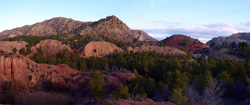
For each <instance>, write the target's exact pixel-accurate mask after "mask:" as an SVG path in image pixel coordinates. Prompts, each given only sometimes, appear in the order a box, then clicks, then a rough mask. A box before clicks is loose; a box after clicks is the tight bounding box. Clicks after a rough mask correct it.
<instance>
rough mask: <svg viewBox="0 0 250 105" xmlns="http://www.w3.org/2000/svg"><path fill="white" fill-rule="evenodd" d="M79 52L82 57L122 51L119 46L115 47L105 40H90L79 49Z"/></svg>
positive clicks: (100, 55) (101, 55)
mask: <svg viewBox="0 0 250 105" xmlns="http://www.w3.org/2000/svg"><path fill="white" fill-rule="evenodd" d="M79 51H80V54H81V55H83V56H84V57H90V56H99V57H103V56H107V55H109V54H111V53H115V52H121V51H123V50H122V49H121V48H119V47H117V46H116V45H115V44H113V43H109V42H105V41H91V42H89V43H88V44H87V45H85V46H82V47H81V48H80V49H79Z"/></svg>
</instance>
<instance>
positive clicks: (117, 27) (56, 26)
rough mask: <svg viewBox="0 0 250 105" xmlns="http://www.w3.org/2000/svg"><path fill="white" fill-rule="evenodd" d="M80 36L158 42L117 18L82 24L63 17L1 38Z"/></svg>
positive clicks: (5, 33)
mask: <svg viewBox="0 0 250 105" xmlns="http://www.w3.org/2000/svg"><path fill="white" fill-rule="evenodd" d="M77 33H78V34H80V35H82V36H87V35H91V36H93V37H95V38H101V37H102V36H107V37H108V38H110V39H115V40H119V41H125V42H132V41H133V40H134V39H135V38H138V39H139V40H141V41H144V40H145V41H157V40H156V39H154V38H152V37H150V36H149V35H147V34H146V33H145V32H143V31H138V30H136V31H134V30H131V29H130V28H129V27H128V26H127V25H126V24H125V23H123V22H122V21H121V20H120V19H118V18H117V17H116V16H109V17H106V18H104V19H100V20H99V21H96V22H81V21H76V20H72V19H68V18H63V17H56V18H52V19H50V20H45V21H43V22H41V23H36V24H33V25H26V26H23V27H20V28H15V29H12V30H6V31H3V32H2V33H0V37H7V36H15V35H36V36H47V35H62V34H77Z"/></svg>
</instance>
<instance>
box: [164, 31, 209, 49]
mask: <svg viewBox="0 0 250 105" xmlns="http://www.w3.org/2000/svg"><path fill="white" fill-rule="evenodd" d="M162 42H163V43H164V45H166V46H169V47H175V48H182V47H183V48H185V49H186V50H188V51H190V52H192V53H203V52H208V51H209V46H208V45H206V44H203V43H202V42H200V41H198V40H195V39H193V38H191V37H188V36H185V35H173V36H171V37H167V38H166V39H164V40H162Z"/></svg>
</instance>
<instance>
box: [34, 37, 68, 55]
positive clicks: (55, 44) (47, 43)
mask: <svg viewBox="0 0 250 105" xmlns="http://www.w3.org/2000/svg"><path fill="white" fill-rule="evenodd" d="M40 46H41V47H42V49H43V53H44V55H45V56H47V55H57V54H59V53H60V51H63V50H66V49H67V50H68V51H69V53H73V50H72V49H71V48H70V46H69V45H66V44H62V42H61V41H57V40H52V39H46V40H42V41H40V43H38V44H36V45H35V46H34V47H32V48H31V50H32V52H33V53H36V52H37V50H38V49H39V47H40Z"/></svg>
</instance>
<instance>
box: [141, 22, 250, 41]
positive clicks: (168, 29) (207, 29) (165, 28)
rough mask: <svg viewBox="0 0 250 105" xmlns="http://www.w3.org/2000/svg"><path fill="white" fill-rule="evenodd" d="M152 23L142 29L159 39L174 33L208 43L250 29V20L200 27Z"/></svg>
mask: <svg viewBox="0 0 250 105" xmlns="http://www.w3.org/2000/svg"><path fill="white" fill-rule="evenodd" d="M150 24H151V25H146V26H147V27H141V29H142V30H143V31H145V32H147V33H148V34H149V35H151V36H152V37H154V38H156V39H158V40H162V39H165V38H166V37H169V36H171V35H174V34H184V35H187V36H191V37H193V38H196V39H199V40H200V41H202V42H203V43H206V42H207V41H209V40H210V39H212V38H214V37H218V36H229V35H232V34H234V33H239V32H249V31H250V28H249V27H250V22H246V23H244V25H240V26H236V25H233V24H231V23H213V24H203V25H200V26H198V27H194V26H189V25H188V24H181V23H175V22H167V21H153V22H151V23H150ZM150 26H151V27H150Z"/></svg>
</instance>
